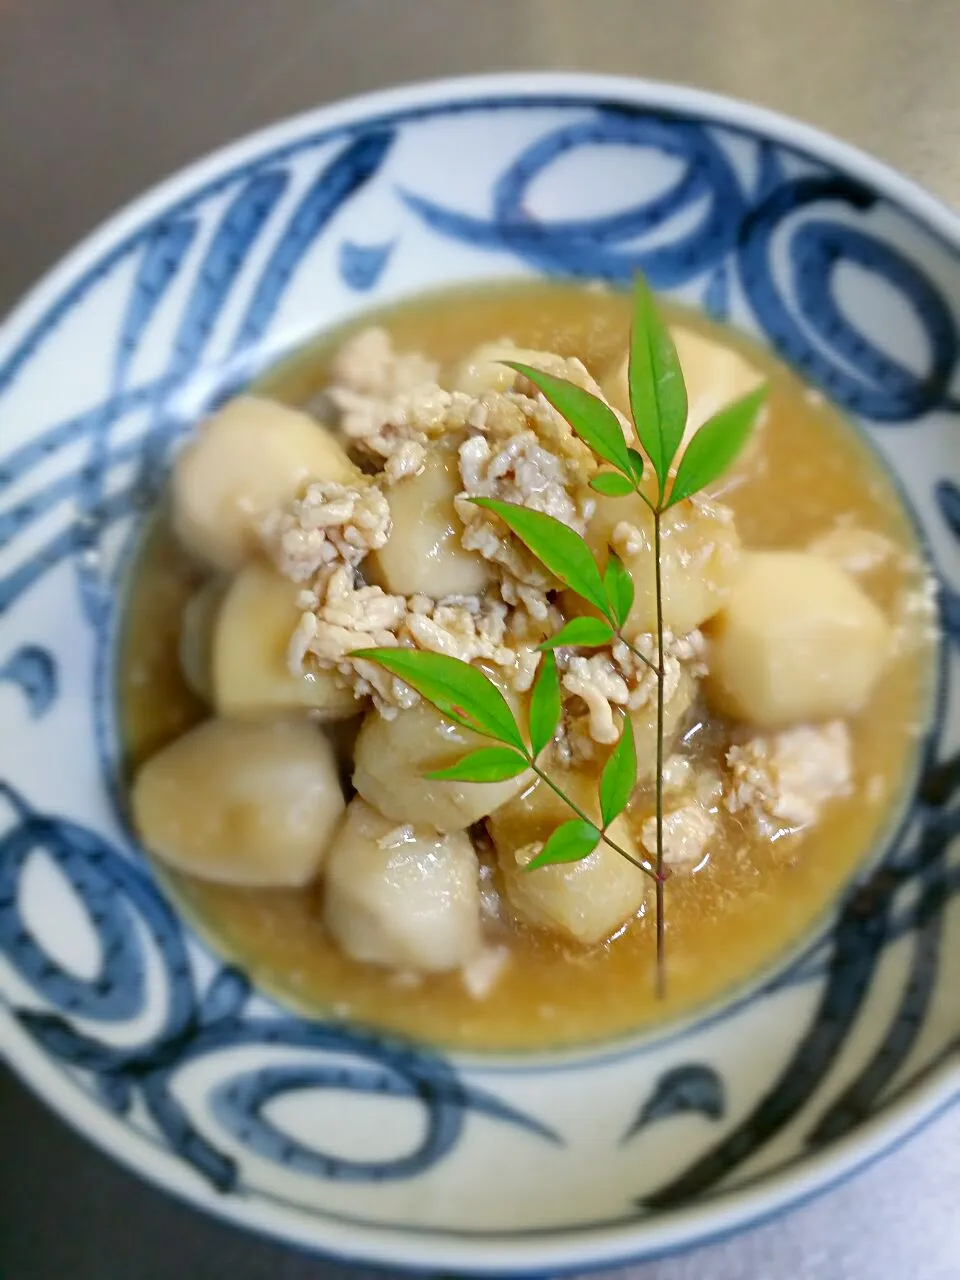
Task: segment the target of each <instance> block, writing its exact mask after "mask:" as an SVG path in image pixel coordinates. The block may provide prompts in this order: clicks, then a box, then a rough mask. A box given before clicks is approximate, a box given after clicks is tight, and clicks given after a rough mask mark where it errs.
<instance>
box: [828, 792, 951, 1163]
mask: <svg viewBox="0 0 960 1280" xmlns="http://www.w3.org/2000/svg"><path fill="white" fill-rule="evenodd" d="M958 834H960V813H956V812H953V813H949V814H946V815H944V817H943V818H942V820H938V821H935V822H934V823H932V824H931V826H930V827H929V828H928V829H927V830H926V831H925V832H924V837H923V842H922V844H921V849H920V855H919V862H920V864H921V866H922V868H923V869H922V871H921V874H920V876H919V889H920V895H919V899H918V901H917V902H916V904H915V905H914V906H913V908H912V909H911V911H910V917H911V925H912V928H911V930H910V932H911V933H912V934H913V935H914V937H915V942H914V956H913V962H912V965H911V969H910V974H909V977H908V980H907V983H906V986H905V987H904V990H903V993H902V995H901V997H900V1001H899V1005H898V1007H897V1009H896V1011H895V1013H894V1016H893V1018H892V1019H891V1022H890V1025H889V1027H888V1028H887V1033H886V1035H885V1036H884V1038H883V1041H882V1042H881V1044H880V1045H879V1046H878V1048H877V1049H876V1050H875V1051H874V1053H873V1056H872V1057H871V1059H870V1061H869V1062H868V1063H867V1065H866V1066H865V1067H864V1069H863V1070H862V1071H861V1072H860V1074H859V1075H858V1076H857V1077H856V1079H855V1080H853V1081H852V1082H851V1083H850V1084H849V1085H847V1087H846V1088H845V1089H844V1090H843V1092H842V1093H841V1094H840V1096H839V1097H838V1098H836V1099H834V1101H833V1102H832V1103H831V1104H830V1106H829V1107H828V1108H827V1110H826V1111H825V1113H824V1114H823V1115H822V1116H821V1118H820V1120H819V1121H818V1122H817V1124H816V1125H815V1126H814V1128H813V1129H811V1131H810V1133H809V1134H808V1136H807V1144H808V1145H809V1146H810V1147H812V1148H814V1149H816V1148H818V1147H820V1146H823V1145H824V1144H825V1143H827V1142H832V1141H834V1140H836V1139H837V1138H840V1137H842V1136H843V1135H844V1134H845V1133H847V1132H849V1130H850V1129H852V1128H854V1127H856V1125H858V1124H860V1123H861V1122H862V1121H863V1120H865V1119H867V1118H868V1117H869V1116H870V1115H871V1114H872V1113H873V1112H874V1111H875V1110H876V1107H877V1103H878V1101H879V1100H880V1097H881V1095H882V1093H883V1091H884V1089H885V1088H886V1086H887V1085H888V1084H889V1083H890V1082H891V1081H892V1080H893V1078H894V1077H895V1076H896V1074H897V1072H898V1071H899V1070H900V1068H901V1067H902V1066H903V1065H904V1063H905V1062H906V1060H907V1059H908V1057H909V1055H910V1052H911V1051H912V1049H913V1047H914V1045H915V1044H916V1041H917V1037H918V1036H919V1035H920V1032H921V1031H922V1029H923V1025H924V1021H925V1019H926V1016H927V1012H928V1010H929V1008H930V1002H931V1000H932V999H933V994H934V990H935V987H936V983H937V978H938V970H939V963H940V950H941V945H942V940H943V927H944V922H945V908H946V905H947V902H948V901H949V899H950V897H951V896H952V895H953V894H955V893H956V892H957V890H958V887H960V868H954V869H953V870H952V871H950V870H948V868H947V867H946V866H945V865H944V858H945V855H946V852H947V850H948V848H949V846H950V845H951V844H952V842H953V840H954V838H955V837H956V836H957V835H958Z"/></svg>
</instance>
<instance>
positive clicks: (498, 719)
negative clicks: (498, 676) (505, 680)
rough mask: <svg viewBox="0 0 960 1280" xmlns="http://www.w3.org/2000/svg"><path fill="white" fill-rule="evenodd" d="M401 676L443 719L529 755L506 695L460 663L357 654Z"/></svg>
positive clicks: (391, 652)
mask: <svg viewBox="0 0 960 1280" xmlns="http://www.w3.org/2000/svg"><path fill="white" fill-rule="evenodd" d="M350 657H351V658H365V659H366V660H367V661H368V662H375V663H376V664H377V665H378V666H381V667H385V668H386V670H387V671H391V672H392V673H393V674H394V675H395V676H399V677H400V679H401V680H403V681H404V683H405V684H408V685H409V686H410V688H411V689H416V691H417V693H419V694H420V695H421V697H424V698H426V700H427V701H428V702H429V703H430V704H431V705H432V706H434V707H436V708H437V710H438V711H439V712H440V714H441V715H443V716H446V717H447V718H448V719H450V720H453V721H455V722H456V723H457V724H461V725H463V726H464V728H466V729H473V730H475V731H476V732H477V733H482V734H484V735H485V736H486V737H488V738H495V739H496V740H497V741H498V742H506V743H509V744H510V746H514V747H518V748H519V749H520V750H521V751H525V750H526V744H525V743H524V741H523V735H522V734H521V732H520V728H519V726H518V725H517V722H516V720H515V719H514V718H513V712H512V711H511V710H510V708H509V706H508V705H507V701H506V699H505V698H504V696H503V694H502V693H501V692H500V690H499V689H498V688H497V686H496V685H495V684H494V683H493V681H492V680H489V679H488V678H487V677H486V676H485V675H484V674H483V672H482V671H478V670H477V668H476V667H471V666H470V665H469V664H468V663H466V662H461V661H460V660H459V658H449V657H447V656H446V654H442V653H429V652H427V651H426V650H423V649H403V648H396V649H354V650H353V652H352V653H351V654H350Z"/></svg>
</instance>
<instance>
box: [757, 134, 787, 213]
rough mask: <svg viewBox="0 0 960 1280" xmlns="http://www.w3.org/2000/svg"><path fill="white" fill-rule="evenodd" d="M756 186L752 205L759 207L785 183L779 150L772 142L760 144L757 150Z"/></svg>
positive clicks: (784, 172) (784, 173)
mask: <svg viewBox="0 0 960 1280" xmlns="http://www.w3.org/2000/svg"><path fill="white" fill-rule="evenodd" d="M758 153H759V154H758V165H757V185H756V189H755V191H754V195H753V202H752V203H753V204H754V205H755V206H756V205H759V204H762V203H763V202H764V200H766V198H767V196H769V195H771V194H772V193H773V192H774V191H776V190H777V188H778V187H782V186H783V185H784V183H785V182H786V181H787V175H786V171H785V169H784V167H783V160H782V159H781V148H780V147H779V146H775V145H774V144H773V143H772V142H761V143H760V146H759V148H758Z"/></svg>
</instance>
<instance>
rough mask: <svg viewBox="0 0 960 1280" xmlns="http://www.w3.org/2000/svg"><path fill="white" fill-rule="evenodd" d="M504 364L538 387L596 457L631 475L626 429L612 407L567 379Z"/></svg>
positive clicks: (517, 365)
mask: <svg viewBox="0 0 960 1280" xmlns="http://www.w3.org/2000/svg"><path fill="white" fill-rule="evenodd" d="M503 363H504V364H506V365H509V367H510V368H511V369H516V371H517V373H522V374H523V376H524V377H525V378H529V380H530V381H531V382H532V383H533V384H534V386H535V387H539V388H540V390H541V391H542V392H543V394H544V395H545V396H546V398H547V400H548V401H549V402H550V404H552V405H553V407H554V408H555V409H556V411H557V413H559V414H560V416H561V417H562V418H566V420H567V421H568V422H569V423H570V425H571V427H573V429H574V431H575V432H576V433H577V435H578V436H579V437H580V439H581V440H583V441H584V443H586V444H588V445H589V446H590V448H591V449H592V450H593V452H594V453H596V454H599V455H600V457H601V458H604V459H605V460H606V461H607V462H611V463H613V465H614V466H615V467H616V468H617V469H618V470H620V471H625V472H626V473H627V475H629V474H630V460H629V458H628V456H627V442H626V440H625V439H624V435H623V427H621V425H620V423H619V421H618V420H617V415H616V414H615V413H614V412H613V410H612V409H611V408H610V406H609V405H607V404H604V403H603V401H602V400H598V399H597V397H596V396H595V395H592V394H591V393H590V392H589V391H584V389H583V388H582V387H578V386H577V385H576V383H574V382H569V381H568V380H567V379H566V378H555V377H554V376H553V374H551V373H541V371H540V370H539V369H533V368H531V367H530V365H528V364H519V363H518V362H517V361H514V360H505V361H504V362H503Z"/></svg>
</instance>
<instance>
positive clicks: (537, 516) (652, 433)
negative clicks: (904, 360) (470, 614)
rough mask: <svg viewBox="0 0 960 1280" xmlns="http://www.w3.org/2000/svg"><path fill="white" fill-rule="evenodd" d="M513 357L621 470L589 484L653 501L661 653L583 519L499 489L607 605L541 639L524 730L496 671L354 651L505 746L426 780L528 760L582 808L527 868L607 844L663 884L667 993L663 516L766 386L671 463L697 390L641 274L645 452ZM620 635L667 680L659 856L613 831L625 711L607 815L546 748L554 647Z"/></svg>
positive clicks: (512, 767) (718, 462)
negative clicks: (638, 629) (533, 505)
mask: <svg viewBox="0 0 960 1280" xmlns="http://www.w3.org/2000/svg"><path fill="white" fill-rule="evenodd" d="M506 363H507V364H508V365H509V367H510V368H512V369H514V370H515V371H516V372H518V373H521V374H523V376H524V377H525V378H527V379H528V380H529V381H530V382H532V383H533V384H534V385H535V386H536V387H537V388H538V389H539V390H540V391H541V392H542V394H543V396H544V397H545V398H546V400H547V401H548V402H549V403H550V404H551V405H552V406H553V408H554V409H556V410H557V412H558V413H559V414H560V415H561V416H562V417H563V418H565V419H566V421H567V422H568V423H569V424H570V426H571V428H572V429H573V431H574V432H575V433H576V435H577V436H578V437H579V438H580V439H581V440H582V441H583V442H584V443H585V444H586V445H587V446H588V447H589V448H590V449H591V450H592V451H593V452H594V453H595V454H596V455H597V457H598V458H600V459H602V461H604V462H606V463H609V465H610V466H611V467H612V468H613V470H612V471H601V472H599V473H598V474H597V475H595V476H594V477H593V478H592V480H591V481H590V485H591V487H592V488H593V489H594V490H595V491H596V492H597V493H600V494H604V495H606V496H608V497H626V496H628V495H633V494H638V495H639V496H640V498H641V499H642V500H643V501H644V502H645V503H646V505H647V506H648V507H649V509H650V511H651V513H652V517H653V530H654V573H655V579H656V580H655V593H656V616H657V659H656V662H653V661H651V660H650V659H649V658H647V657H646V656H645V655H644V654H642V653H640V652H639V650H638V649H637V648H636V647H635V646H634V645H633V644H632V643H631V642H630V641H629V640H628V639H627V638H626V637H625V636H624V635H623V634H622V632H623V628H624V626H625V625H626V622H627V619H628V618H629V616H630V611H631V609H632V608H633V602H634V582H633V579H632V578H631V576H630V573H629V571H628V570H627V568H626V567H625V566H624V564H623V563H622V561H621V560H620V559H619V558H618V557H617V556H616V555H615V554H614V553H613V552H612V551H611V552H610V554H609V558H608V560H607V565H606V568H605V569H604V571H603V572H602V573H601V570H600V567H599V566H598V564H597V562H596V560H595V559H594V556H593V552H592V551H591V550H590V548H589V546H588V545H587V543H586V541H585V540H584V539H583V538H582V537H581V536H580V535H579V534H578V533H576V532H575V531H574V530H573V529H570V528H569V527H568V526H567V525H565V524H563V523H561V521H559V520H556V519H554V518H553V517H552V516H548V515H545V514H544V513H543V512H540V511H534V510H531V509H530V508H528V507H524V506H521V505H519V504H516V503H509V502H501V501H499V500H497V499H495V498H473V499H472V501H473V502H474V503H475V505H476V506H478V507H482V508H484V509H485V510H487V511H490V512H491V513H493V514H494V515H496V516H497V517H498V518H499V519H500V520H502V521H503V523H504V524H505V525H506V526H507V528H508V529H509V530H510V531H511V532H512V533H513V534H514V535H515V536H516V537H517V538H519V540H520V541H521V542H522V543H523V544H524V546H526V548H527V550H528V551H530V553H531V554H532V555H533V556H534V557H535V558H536V560H538V561H539V563H540V564H541V565H542V566H543V567H544V569H546V570H547V572H548V573H549V574H550V575H551V576H552V577H553V578H554V579H555V580H556V581H558V582H560V583H562V585H563V586H564V587H566V588H567V589H568V590H569V591H571V592H573V593H574V594H575V595H577V596H578V597H579V598H580V599H581V600H583V601H584V602H585V603H586V604H588V605H590V606H591V607H592V608H593V609H594V610H596V612H597V613H598V614H599V615H600V616H599V617H596V616H586V617H575V618H571V619H570V620H569V621H567V622H565V623H564V625H563V626H562V627H561V628H560V630H559V631H557V632H556V633H555V634H554V635H552V636H550V637H549V638H548V639H547V640H545V641H544V642H543V643H542V644H541V645H540V648H541V650H542V651H543V654H544V656H543V659H542V660H541V663H540V669H539V671H538V673H537V679H536V682H535V684H534V687H533V691H532V694H531V697H530V703H529V708H528V712H527V724H526V726H525V727H522V726H521V725H520V723H519V722H518V720H517V718H516V716H515V715H514V713H513V711H512V710H511V708H510V706H509V704H508V702H507V700H506V698H504V696H503V694H502V693H501V691H500V689H499V688H498V687H497V685H496V684H495V683H494V682H493V680H492V679H490V678H489V677H488V676H487V675H486V674H484V672H483V671H481V670H479V669H477V668H475V667H471V666H470V665H469V664H467V663H465V662H462V661H460V660H459V659H457V658H451V657H447V656H445V655H442V654H436V653H430V652H426V651H423V650H417V649H405V648H389V649H363V650H358V651H356V652H355V653H354V654H353V656H354V657H356V658H365V659H367V660H368V661H370V662H375V663H378V664H379V665H380V666H382V667H384V668H385V669H386V670H388V671H390V672H392V673H393V674H394V675H396V676H398V677H399V678H400V679H401V680H403V681H404V682H405V683H406V684H408V685H409V686H410V687H411V688H412V689H415V690H416V691H417V693H419V694H420V696H421V697H422V698H424V699H426V701H427V702H429V703H431V704H432V705H433V706H434V707H436V709H437V710H438V711H439V712H440V713H441V715H444V716H446V717H448V718H449V719H451V720H453V721H455V722H456V723H457V724H459V725H462V726H464V727H465V728H468V729H472V730H474V731H475V732H476V733H477V734H479V735H481V736H482V737H485V738H489V739H491V740H492V741H493V742H494V743H496V744H497V745H495V746H490V747H481V748H479V749H478V750H475V751H473V752H471V753H470V754H469V755H466V756H465V757H464V758H463V759H461V760H459V761H457V762H456V763H455V764H453V765H451V766H449V767H448V768H446V769H438V770H436V771H435V772H433V773H430V774H428V775H427V776H428V777H430V778H435V779H442V780H448V781H458V782H479V783H483V782H502V781H504V780H506V779H508V778H515V777H518V776H519V775H520V774H522V773H524V772H525V771H527V770H531V771H532V772H533V773H534V774H535V775H536V776H537V777H538V778H539V779H540V780H541V782H542V783H543V784H544V785H546V786H548V787H550V788H551V789H552V790H553V791H554V792H555V793H556V794H557V796H559V798H560V799H561V800H562V801H563V802H564V804H566V805H567V807H568V808H569V809H570V810H571V812H572V813H573V815H574V816H573V817H572V818H570V819H569V820H568V821H566V822H563V823H561V824H560V825H559V826H558V827H557V828H556V829H555V830H554V831H553V832H552V834H551V835H550V836H549V838H548V839H547V841H546V842H545V844H544V846H543V848H542V849H541V850H540V851H539V853H538V854H537V855H536V856H535V857H534V858H532V859H531V861H530V862H529V863H528V864H527V870H528V871H535V870H536V869H537V868H538V867H545V866H549V865H551V864H556V863H565V862H577V861H579V860H581V859H582V858H585V857H587V856H588V855H589V854H591V853H592V852H593V850H594V849H596V847H597V845H598V844H599V843H600V842H601V841H602V842H604V843H605V844H607V845H609V846H610V847H611V848H612V849H614V850H615V851H616V852H617V853H618V854H620V855H621V856H622V857H624V858H626V859H627V860H628V861H629V862H631V863H633V865H634V866H636V867H637V868H638V870H640V871H641V872H643V873H645V874H646V875H649V876H650V877H651V878H652V879H653V880H654V883H655V886H656V933H657V991H658V994H660V995H662V994H663V993H664V990H665V973H666V970H665V956H664V925H665V913H664V885H665V881H666V875H665V872H664V861H663V754H664V731H663V724H664V686H665V663H664V653H663V636H664V625H663V582H662V568H661V537H662V517H663V515H664V513H665V512H667V511H668V510H669V509H670V508H671V507H673V506H675V505H676V504H677V503H678V502H681V501H683V500H684V499H686V498H690V497H691V496H693V495H694V494H696V493H699V492H701V491H702V490H703V489H704V488H705V487H706V486H707V485H709V484H711V483H713V481H714V480H716V479H717V478H718V477H719V476H720V475H722V473H723V472H724V471H725V470H726V469H727V467H729V465H730V464H731V462H732V461H733V460H734V458H735V457H736V456H737V454H738V453H739V451H740V449H741V448H742V447H743V445H744V444H745V443H746V440H747V438H748V436H749V434H750V431H751V430H752V428H753V426H754V423H755V422H756V419H757V416H758V414H759V411H760V407H761V405H762V403H763V400H764V397H765V395H766V388H765V387H761V388H759V389H757V390H755V391H752V392H750V393H749V394H748V395H746V396H744V397H742V399H740V400H737V401H735V402H734V403H733V404H730V405H727V406H726V407H725V408H724V409H721V410H720V412H719V413H717V414H715V415H714V416H713V417H712V418H711V419H710V420H709V421H708V422H706V423H705V424H704V425H703V426H701V427H700V429H699V430H698V431H697V432H696V434H695V435H694V436H693V437H692V439H691V440H690V442H689V443H688V445H687V447H686V449H685V450H684V452H683V454H682V456H681V457H680V461H679V463H678V465H677V466H676V468H675V470H674V462H675V461H676V458H677V454H678V453H679V451H680V446H681V444H682V441H683V435H684V430H685V428H686V423H687V392H686V387H685V385H684V380H683V373H682V371H681V369H680V361H679V359H678V357H677V351H676V347H675V346H674V343H673V339H672V337H671V335H670V330H669V329H668V328H667V326H666V324H665V323H664V322H663V320H662V319H661V317H660V315H659V313H658V311H657V308H656V305H655V303H654V299H653V295H652V294H651V292H650V290H649V289H648V287H647V285H646V284H645V283H644V281H643V280H641V279H638V281H637V286H636V292H635V299H634V313H633V325H632V329H631V335H630V354H629V364H628V378H627V381H628V387H629V396H630V410H631V415H632V417H633V423H634V428H635V430H636V435H637V440H638V441H639V443H640V446H641V448H642V450H643V452H642V453H641V452H640V450H637V449H635V448H633V447H632V446H631V445H630V443H629V442H628V440H627V438H626V436H625V434H624V431H623V428H622V427H621V424H620V421H619V420H618V418H617V416H616V414H615V413H614V412H613V410H612V409H611V408H610V407H609V405H607V404H605V403H604V402H603V401H602V400H600V399H599V398H598V397H596V396H594V395H592V394H591V393H590V392H589V391H585V390H584V389H583V388H582V387H578V386H576V385H575V384H574V383H572V382H569V381H567V380H566V379H564V378H558V377H556V376H554V375H553V374H548V373H543V372H542V371H541V370H539V369H534V368H533V367H532V366H530V365H526V364H521V363H518V362H513V361H507V362H506ZM644 454H645V455H646V460H645V458H644ZM647 460H648V461H649V465H650V466H651V467H652V469H653V473H654V476H655V478H656V490H655V497H651V496H650V495H649V493H648V492H647V490H646V489H645V488H644V486H643V484H642V482H643V479H644V474H645V469H646V465H647ZM617 639H620V640H622V641H623V642H624V643H625V644H626V645H628V647H629V648H630V649H631V651H632V652H633V653H634V654H635V655H636V656H637V657H638V658H639V659H640V660H641V661H643V662H644V663H646V665H647V666H648V667H650V668H651V669H652V670H653V671H654V672H655V673H656V679H657V737H656V742H657V760H656V831H657V848H656V861H655V863H654V864H652V865H651V863H650V862H648V861H646V860H640V859H637V858H636V857H634V855H633V854H632V853H630V852H629V851H628V850H627V849H625V848H623V846H622V845H621V844H620V843H619V842H618V841H616V840H615V839H613V838H612V837H611V835H610V829H611V827H612V825H613V823H614V822H615V821H616V819H617V818H619V817H620V815H621V814H622V813H623V812H624V811H625V809H626V808H627V805H628V804H629V802H630V799H631V796H632V795H633V792H634V789H635V787H636V781H637V754H636V745H635V742H634V735H633V727H632V725H631V722H630V717H629V716H628V715H624V716H623V724H622V729H621V733H620V737H619V739H618V741H617V743H616V746H615V747H614V749H613V750H612V752H611V753H610V756H609V757H608V759H607V762H606V764H605V766H604V768H603V772H602V774H601V777H600V783H599V796H598V802H599V813H600V820H599V823H598V822H597V821H595V820H594V819H593V818H591V817H590V815H589V814H588V813H586V812H584V810H583V809H582V808H581V807H580V806H579V805H578V804H577V803H576V802H575V801H574V800H573V799H572V798H571V797H570V796H568V795H567V794H566V793H565V792H564V791H563V790H562V788H561V787H560V786H559V785H558V784H557V782H556V781H555V780H554V779H553V778H552V777H551V776H550V773H549V770H548V767H547V766H548V764H549V760H548V759H547V757H548V754H549V753H548V748H549V746H550V744H551V743H552V742H553V740H554V738H555V736H556V733H557V729H558V727H559V724H560V717H561V694H560V678H559V674H558V671H557V663H556V657H555V653H554V651H555V650H556V649H558V648H561V647H563V648H568V647H569V648H584V649H595V648H601V647H605V646H607V645H610V644H612V643H613V642H614V641H615V640H617Z"/></svg>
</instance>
